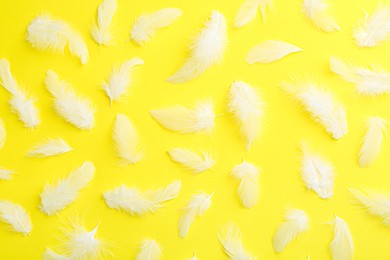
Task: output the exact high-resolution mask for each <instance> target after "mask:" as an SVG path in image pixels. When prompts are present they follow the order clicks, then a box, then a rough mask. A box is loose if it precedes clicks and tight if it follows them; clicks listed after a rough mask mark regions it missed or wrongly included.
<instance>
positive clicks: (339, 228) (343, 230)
mask: <svg viewBox="0 0 390 260" xmlns="http://www.w3.org/2000/svg"><path fill="white" fill-rule="evenodd" d="M354 250H355V248H354V245H353V240H352V234H351V232H350V231H349V227H348V224H347V222H345V220H344V219H342V218H339V217H338V216H335V220H334V236H333V240H332V242H331V243H330V251H331V254H332V259H333V260H350V259H352V257H353V253H354Z"/></svg>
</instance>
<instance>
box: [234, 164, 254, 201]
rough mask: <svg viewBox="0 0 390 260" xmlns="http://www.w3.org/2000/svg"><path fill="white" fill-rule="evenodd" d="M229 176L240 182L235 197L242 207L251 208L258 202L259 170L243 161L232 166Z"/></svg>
mask: <svg viewBox="0 0 390 260" xmlns="http://www.w3.org/2000/svg"><path fill="white" fill-rule="evenodd" d="M230 175H231V176H232V177H233V178H234V179H235V180H237V181H239V182H240V185H239V186H238V188H237V195H238V197H239V198H240V201H241V204H242V206H244V207H245V208H252V207H253V206H254V205H255V204H256V203H257V201H258V200H259V194H260V185H259V175H260V173H259V170H258V169H257V168H256V166H254V165H253V164H251V163H248V162H245V161H244V162H242V163H241V164H238V165H236V166H234V168H233V170H232V172H231V174H230Z"/></svg>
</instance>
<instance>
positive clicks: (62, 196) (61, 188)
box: [40, 161, 95, 215]
mask: <svg viewBox="0 0 390 260" xmlns="http://www.w3.org/2000/svg"><path fill="white" fill-rule="evenodd" d="M94 173H95V166H94V164H93V163H92V162H88V161H87V162H84V163H83V165H81V166H80V167H79V168H77V169H75V170H73V171H72V172H71V173H70V174H69V176H68V177H66V178H64V179H61V180H59V181H58V182H57V183H56V184H46V185H45V187H44V188H43V191H42V193H41V194H40V197H41V206H40V209H41V210H42V212H44V213H45V214H47V215H53V214H55V213H58V211H60V210H62V209H64V208H65V207H67V206H69V205H70V204H72V203H73V202H74V201H75V200H76V199H77V196H78V193H79V191H80V190H81V189H83V188H84V187H85V186H87V184H88V183H89V182H90V181H91V180H92V178H93V175H94Z"/></svg>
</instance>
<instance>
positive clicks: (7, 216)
mask: <svg viewBox="0 0 390 260" xmlns="http://www.w3.org/2000/svg"><path fill="white" fill-rule="evenodd" d="M0 219H1V221H3V222H4V223H7V224H9V225H10V227H12V230H13V231H15V232H18V233H23V234H25V235H27V234H29V233H30V232H31V230H32V223H31V219H30V215H29V214H28V212H27V211H26V210H25V209H24V208H23V207H22V206H21V205H19V204H15V203H12V202H10V201H6V200H0Z"/></svg>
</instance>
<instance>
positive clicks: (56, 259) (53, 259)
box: [42, 247, 69, 260]
mask: <svg viewBox="0 0 390 260" xmlns="http://www.w3.org/2000/svg"><path fill="white" fill-rule="evenodd" d="M42 259H43V260H69V258H68V257H66V256H63V255H60V254H57V253H56V252H54V251H53V250H51V249H50V248H48V247H47V248H46V250H45V252H44V253H43V256H42Z"/></svg>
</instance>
